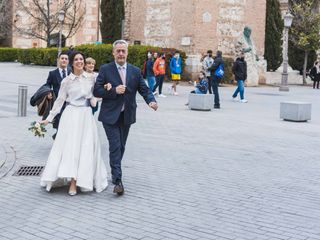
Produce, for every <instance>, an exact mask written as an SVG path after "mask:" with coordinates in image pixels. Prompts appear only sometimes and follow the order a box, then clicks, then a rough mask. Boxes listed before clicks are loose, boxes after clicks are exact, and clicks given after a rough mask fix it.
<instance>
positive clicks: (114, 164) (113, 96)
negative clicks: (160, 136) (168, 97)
mask: <svg viewBox="0 0 320 240" xmlns="http://www.w3.org/2000/svg"><path fill="white" fill-rule="evenodd" d="M113 56H114V60H115V61H114V62H111V63H108V64H105V65H103V66H101V68H100V71H99V75H98V77H97V81H96V83H95V86H94V91H93V94H94V96H95V97H99V98H103V100H102V105H101V109H100V114H99V121H101V122H102V123H103V127H104V129H105V132H106V134H107V138H108V141H109V158H110V167H111V174H112V182H113V184H115V187H114V189H113V192H114V193H117V194H118V195H122V194H123V193H124V188H123V184H122V171H121V160H122V157H123V154H124V150H125V145H126V141H127V137H128V134H129V129H130V126H131V124H133V123H135V121H136V108H137V103H136V93H137V92H139V94H140V95H141V96H142V97H143V98H144V100H145V102H146V103H147V104H148V105H149V107H150V108H152V109H154V110H157V108H158V105H157V103H156V100H155V98H154V96H153V94H152V92H151V90H150V89H149V88H148V87H147V85H146V83H145V81H144V79H143V78H142V76H141V71H140V69H139V68H138V67H135V66H133V65H131V64H129V63H127V56H128V43H127V42H126V41H124V40H117V41H115V42H114V43H113ZM108 83H110V84H111V85H112V88H111V89H110V90H106V89H105V88H104V85H105V84H108Z"/></svg>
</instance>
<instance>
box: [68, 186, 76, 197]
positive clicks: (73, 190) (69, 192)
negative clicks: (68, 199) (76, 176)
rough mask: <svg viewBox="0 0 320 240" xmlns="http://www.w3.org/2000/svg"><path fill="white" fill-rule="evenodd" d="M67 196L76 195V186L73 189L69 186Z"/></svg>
mask: <svg viewBox="0 0 320 240" xmlns="http://www.w3.org/2000/svg"><path fill="white" fill-rule="evenodd" d="M68 194H69V195H70V196H74V195H77V186H76V187H75V189H71V186H70V187H69V191H68Z"/></svg>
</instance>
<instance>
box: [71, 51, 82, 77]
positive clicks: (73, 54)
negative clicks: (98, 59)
mask: <svg viewBox="0 0 320 240" xmlns="http://www.w3.org/2000/svg"><path fill="white" fill-rule="evenodd" d="M78 54H80V55H81V56H82V57H83V63H84V65H86V57H85V56H84V54H83V53H82V52H78V51H76V52H73V53H72V54H71V56H70V59H69V62H70V66H71V71H72V72H73V62H74V57H75V56H76V55H78Z"/></svg>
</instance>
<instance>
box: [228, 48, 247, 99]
mask: <svg viewBox="0 0 320 240" xmlns="http://www.w3.org/2000/svg"><path fill="white" fill-rule="evenodd" d="M232 72H233V74H234V77H235V79H236V81H237V85H238V87H237V89H236V90H235V92H234V93H233V95H232V98H233V100H234V101H237V96H238V93H240V102H241V103H246V102H248V100H246V99H244V81H245V80H246V79H247V62H246V61H245V60H244V54H241V55H240V56H239V57H238V58H237V59H236V61H235V62H234V63H233V67H232Z"/></svg>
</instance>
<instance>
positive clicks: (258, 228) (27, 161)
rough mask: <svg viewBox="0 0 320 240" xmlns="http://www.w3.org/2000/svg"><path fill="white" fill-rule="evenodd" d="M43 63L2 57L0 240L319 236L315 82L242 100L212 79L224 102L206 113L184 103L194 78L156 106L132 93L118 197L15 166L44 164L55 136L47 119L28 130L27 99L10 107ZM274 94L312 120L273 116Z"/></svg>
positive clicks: (41, 77)
mask: <svg viewBox="0 0 320 240" xmlns="http://www.w3.org/2000/svg"><path fill="white" fill-rule="evenodd" d="M50 69H51V68H48V67H37V66H22V65H20V64H14V63H1V64H0V71H1V73H2V74H1V78H0V133H1V134H0V158H1V159H0V166H2V167H1V169H0V239H92V240H98V239H155V240H156V239H191V240H193V239H234V240H235V239H238V240H240V239H241V240H246V239H248V240H250V239H252V240H253V239H261V240H263V239H266V240H267V239H285V240H289V239H291V240H296V239H297V240H299V239H301V240H303V239H305V240H306V239H308V240H311V239H313V240H315V239H320V187H319V184H320V181H319V180H320V174H319V172H320V161H319V160H320V157H319V152H320V151H319V148H320V142H319V139H320V138H319V136H320V107H319V100H320V91H319V90H314V89H312V88H310V87H301V86H300V87H299V86H290V92H288V93H284V92H279V91H278V88H275V87H258V88H247V89H246V98H247V99H248V100H249V102H248V103H246V104H241V103H237V102H232V100H231V94H232V92H233V90H234V87H230V86H229V87H221V88H220V92H221V98H222V102H221V106H222V108H221V109H220V110H214V111H211V112H200V111H190V110H188V109H187V107H186V106H185V105H184V104H185V103H186V101H187V94H188V92H189V91H190V90H191V89H192V87H191V86H178V91H179V93H180V95H179V96H171V95H170V96H168V97H167V98H161V99H158V101H159V106H160V107H159V110H158V111H157V112H153V111H152V110H150V109H149V108H148V107H147V106H146V104H144V103H143V101H142V100H141V98H140V97H139V98H138V105H139V106H138V113H137V123H136V124H135V125H133V126H132V128H131V130H130V134H129V139H128V143H127V149H126V153H125V156H124V160H123V171H124V186H125V189H126V193H125V195H124V196H122V197H117V196H115V195H113V194H112V185H111V184H110V186H109V187H108V189H107V190H106V191H104V192H102V193H100V194H97V193H86V194H84V193H80V194H78V195H77V196H74V197H70V196H68V195H67V188H60V189H56V190H54V191H52V192H50V193H47V192H46V191H45V190H44V189H42V188H40V186H39V177H26V176H25V177H23V176H13V173H14V172H15V171H16V170H17V169H18V168H19V167H20V166H22V165H44V164H45V162H46V159H47V157H48V154H49V151H50V148H51V146H52V139H51V137H50V136H51V134H52V129H51V128H50V127H48V128H49V132H48V134H47V136H46V137H45V138H44V139H39V138H36V137H33V136H32V134H31V133H30V132H29V131H27V128H28V126H29V124H30V122H32V121H34V120H38V119H39V117H38V116H37V115H36V111H35V109H34V108H32V107H30V106H28V115H27V117H17V116H16V115H17V93H18V86H19V85H27V86H28V91H29V92H28V96H29V98H30V96H31V95H32V94H33V93H34V92H35V90H36V89H37V88H38V86H40V85H41V84H42V83H43V82H44V81H45V80H46V77H47V74H48V71H49V70H50ZM289 81H290V80H289ZM167 86H168V85H166V86H165V90H166V89H167V88H166V87H167ZM283 100H297V101H298V100H299V101H307V102H311V103H312V104H313V105H312V107H313V109H312V120H311V121H309V122H307V123H295V122H286V121H282V120H281V119H279V108H280V101H283ZM99 129H100V137H101V140H102V144H103V155H104V159H105V161H106V163H107V162H108V158H107V149H108V147H107V142H106V136H105V134H104V131H103V129H102V126H101V123H99Z"/></svg>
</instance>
